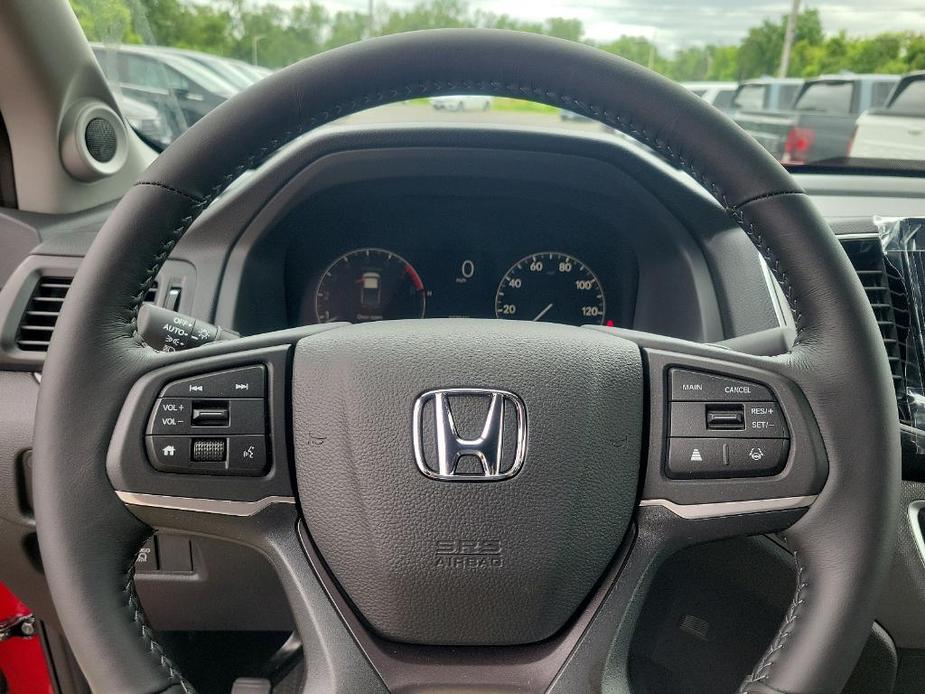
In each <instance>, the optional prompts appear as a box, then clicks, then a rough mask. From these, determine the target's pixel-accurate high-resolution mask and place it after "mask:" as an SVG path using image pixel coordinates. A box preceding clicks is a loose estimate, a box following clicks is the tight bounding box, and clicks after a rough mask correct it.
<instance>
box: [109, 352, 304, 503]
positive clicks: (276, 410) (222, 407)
mask: <svg viewBox="0 0 925 694" xmlns="http://www.w3.org/2000/svg"><path fill="white" fill-rule="evenodd" d="M261 342H263V344H261ZM200 350H202V351H199V350H190V351H188V352H183V353H178V354H168V355H164V356H163V360H164V362H166V363H165V364H164V366H162V367H160V368H156V369H153V370H152V371H150V372H148V373H147V374H145V375H144V376H142V377H141V378H140V379H139V380H138V382H137V383H136V384H135V385H134V386H133V387H132V389H131V391H129V393H128V395H127V397H126V399H125V404H124V405H123V407H122V413H121V415H120V417H119V420H118V422H117V423H116V427H115V430H114V431H113V437H112V443H111V444H110V448H109V453H108V456H107V459H106V469H107V472H108V473H109V478H110V480H111V481H112V484H113V487H114V488H115V489H117V490H118V491H120V492H125V493H135V494H145V495H158V496H163V497H186V498H200V499H223V500H229V501H260V500H261V499H265V498H268V497H291V496H292V478H291V476H290V474H289V473H290V471H289V460H290V450H289V445H290V444H289V441H288V439H287V433H286V431H287V425H286V423H287V417H288V410H289V407H288V398H289V372H290V369H291V359H292V345H291V344H288V343H287V344H283V345H279V344H270V345H266V342H264V341H262V340H258V339H242V340H233V341H230V342H226V343H222V344H221V345H210V346H208V347H202V348H200ZM210 351H211V352H213V354H212V355H211V356H208V355H209V352H210ZM216 351H218V352H219V353H218V354H215V353H214V352H216ZM196 352H198V354H196ZM203 352H205V355H207V356H199V354H202V353H203ZM171 362H172V363H171Z"/></svg>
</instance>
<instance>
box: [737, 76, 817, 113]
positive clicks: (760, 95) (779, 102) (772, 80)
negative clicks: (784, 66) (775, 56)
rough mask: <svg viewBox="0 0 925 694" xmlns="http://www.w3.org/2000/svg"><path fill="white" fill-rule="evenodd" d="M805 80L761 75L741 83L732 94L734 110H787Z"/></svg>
mask: <svg viewBox="0 0 925 694" xmlns="http://www.w3.org/2000/svg"><path fill="white" fill-rule="evenodd" d="M802 86H803V80H802V79H800V78H799V77H759V78H757V79H753V80H745V81H744V82H742V83H741V84H739V86H738V88H737V89H736V91H735V94H733V96H732V110H733V111H786V110H788V109H789V108H790V107H791V106H792V105H793V100H794V98H795V97H796V95H797V93H798V92H799V91H800V87H802Z"/></svg>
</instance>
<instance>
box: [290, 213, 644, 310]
mask: <svg viewBox="0 0 925 694" xmlns="http://www.w3.org/2000/svg"><path fill="white" fill-rule="evenodd" d="M360 200H361V201H362V204H358V198H357V197H352V196H351V197H347V196H344V197H335V196H331V197H328V198H323V199H320V200H319V199H317V198H316V199H315V204H314V205H313V207H312V209H311V210H310V211H308V210H306V211H305V212H303V213H302V214H299V213H298V212H297V213H296V214H294V215H293V216H292V217H291V218H290V220H291V221H290V224H287V227H286V228H287V229H288V233H287V235H288V238H289V239H291V245H290V246H289V247H288V248H286V250H285V251H284V257H285V263H286V268H285V276H284V281H285V284H286V296H287V311H288V314H289V316H288V318H289V320H288V322H289V325H292V326H295V325H305V324H310V323H327V322H334V321H345V322H349V323H365V322H370V321H380V320H396V319H413V318H455V317H468V318H499V319H505V320H526V321H549V322H555V323H564V324H569V325H589V324H590V325H613V326H621V327H630V326H631V325H632V319H633V310H634V305H635V294H636V289H637V287H638V270H637V262H636V257H635V254H634V253H633V252H632V250H631V249H630V246H629V244H628V243H627V242H626V237H625V235H624V234H623V233H622V232H621V231H620V229H619V228H617V227H616V225H612V224H609V223H608V220H602V219H600V218H598V217H594V216H592V215H590V214H583V213H582V212H581V211H580V210H578V209H576V208H575V207H571V206H568V207H567V206H564V205H561V204H553V203H549V202H543V201H531V203H530V204H527V203H525V202H523V201H519V200H509V199H505V198H501V197H483V198H472V197H470V198H465V197H462V196H460V197H452V196H442V197H436V196H430V197H428V196H406V197H398V198H389V199H386V197H385V196H384V195H383V196H381V197H376V196H375V195H365V196H363V197H362V198H360Z"/></svg>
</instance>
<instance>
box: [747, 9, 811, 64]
mask: <svg viewBox="0 0 925 694" xmlns="http://www.w3.org/2000/svg"><path fill="white" fill-rule="evenodd" d="M786 30H787V17H786V16H782V17H781V18H780V20H779V21H777V22H774V21H771V20H770V19H765V20H764V21H763V22H762V23H761V24H759V25H758V26H756V27H752V28H751V29H749V30H748V34H747V35H746V37H745V40H744V41H743V42H742V44H741V46H740V47H739V56H738V63H739V69H738V74H737V75H736V78H737V79H740V80H741V79H748V78H750V77H760V76H762V75H773V74H775V73H776V71H777V66H778V63H779V62H780V54H781V51H782V50H783V47H784V33H785V32H786ZM823 36H824V34H823V31H822V20H821V18H820V17H819V11H818V10H815V9H813V10H806V11H804V12H801V13H800V14H799V16H798V17H797V25H796V32H795V34H794V47H796V46H797V45H798V44H802V45H804V46H815V45H818V44H820V43H822V41H823ZM789 74H791V75H793V74H795V66H794V63H793V60H791V65H790V70H789Z"/></svg>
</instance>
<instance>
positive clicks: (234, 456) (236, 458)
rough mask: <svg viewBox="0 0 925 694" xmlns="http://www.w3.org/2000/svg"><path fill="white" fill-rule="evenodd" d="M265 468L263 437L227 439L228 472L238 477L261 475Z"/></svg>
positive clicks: (234, 437)
mask: <svg viewBox="0 0 925 694" xmlns="http://www.w3.org/2000/svg"><path fill="white" fill-rule="evenodd" d="M266 468H267V443H266V439H265V438H264V437H263V436H229V437H228V471H229V472H231V473H237V474H239V475H262V474H263V473H264V471H265V470H266Z"/></svg>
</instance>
